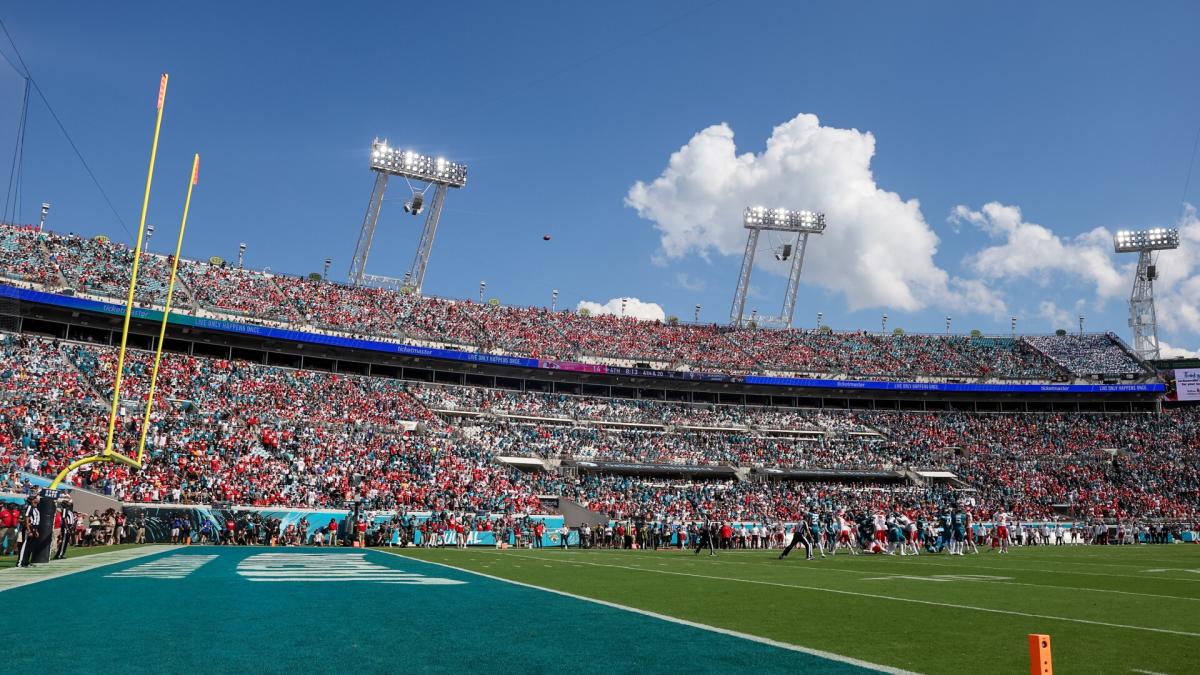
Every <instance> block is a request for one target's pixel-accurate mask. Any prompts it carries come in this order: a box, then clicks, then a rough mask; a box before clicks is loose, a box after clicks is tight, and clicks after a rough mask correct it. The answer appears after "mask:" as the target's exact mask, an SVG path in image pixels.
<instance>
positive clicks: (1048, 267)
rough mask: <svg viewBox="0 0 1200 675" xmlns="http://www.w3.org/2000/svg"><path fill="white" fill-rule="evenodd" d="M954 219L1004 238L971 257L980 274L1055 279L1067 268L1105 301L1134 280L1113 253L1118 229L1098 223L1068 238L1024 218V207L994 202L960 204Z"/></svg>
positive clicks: (955, 222) (1121, 293)
mask: <svg viewBox="0 0 1200 675" xmlns="http://www.w3.org/2000/svg"><path fill="white" fill-rule="evenodd" d="M950 222H951V223H954V224H961V223H970V224H972V225H975V226H976V227H978V228H979V229H981V230H983V231H984V232H985V233H987V235H988V236H990V237H991V238H993V239H1000V240H1003V243H1001V244H998V245H996V246H989V247H987V248H984V249H982V250H980V251H979V252H978V253H976V254H974V255H972V256H970V257H969V258H968V259H967V264H968V265H969V266H970V267H971V268H972V269H974V270H975V271H976V272H978V273H979V274H982V275H983V276H985V277H988V278H991V279H1003V280H1009V281H1011V280H1015V279H1032V280H1034V281H1036V282H1038V283H1041V284H1043V285H1046V284H1049V283H1050V281H1051V277H1052V276H1053V275H1054V274H1056V273H1059V274H1067V275H1072V276H1075V277H1077V278H1079V279H1080V280H1082V281H1085V282H1087V283H1088V284H1090V285H1092V286H1093V287H1094V288H1095V290H1096V295H1097V296H1098V297H1099V298H1100V300H1101V301H1103V300H1107V299H1109V298H1113V297H1118V296H1120V295H1123V294H1124V293H1127V292H1128V290H1129V283H1128V281H1127V279H1126V278H1125V275H1124V274H1123V273H1122V272H1121V271H1119V270H1118V269H1117V266H1116V264H1115V263H1114V260H1113V254H1112V233H1111V232H1109V231H1108V230H1106V229H1104V228H1102V227H1098V228H1095V229H1093V230H1091V231H1089V232H1085V233H1083V234H1081V235H1079V236H1077V237H1075V238H1073V239H1068V240H1064V239H1063V238H1062V237H1059V236H1058V235H1056V234H1055V233H1054V232H1053V231H1051V230H1050V229H1049V228H1046V227H1043V226H1041V225H1038V224H1037V223H1030V222H1026V221H1024V220H1023V219H1022V218H1021V209H1020V208H1018V207H1016V206H1008V205H1005V204H1000V203H999V202H989V203H987V204H984V205H983V208H982V209H980V210H979V211H972V210H971V209H969V208H968V207H966V206H963V205H959V206H957V207H955V208H954V210H953V211H952V212H951V214H950Z"/></svg>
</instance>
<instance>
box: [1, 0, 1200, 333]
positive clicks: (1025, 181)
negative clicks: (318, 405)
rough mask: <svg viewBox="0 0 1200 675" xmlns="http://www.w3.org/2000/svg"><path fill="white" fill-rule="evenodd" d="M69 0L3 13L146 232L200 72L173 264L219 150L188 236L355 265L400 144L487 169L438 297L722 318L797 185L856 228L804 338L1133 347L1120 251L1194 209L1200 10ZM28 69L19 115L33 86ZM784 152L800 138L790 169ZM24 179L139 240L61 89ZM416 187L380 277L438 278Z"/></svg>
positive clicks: (1190, 322) (394, 221) (1173, 289)
mask: <svg viewBox="0 0 1200 675" xmlns="http://www.w3.org/2000/svg"><path fill="white" fill-rule="evenodd" d="M439 4H440V5H444V6H439ZM967 4H971V5H972V6H970V7H967V6H965V5H967ZM47 5H48V3H37V4H36V5H35V4H28V5H23V6H10V7H9V8H7V9H5V10H4V13H3V15H2V17H3V19H4V20H5V22H6V24H7V25H8V28H9V30H10V32H11V33H12V35H13V37H14V39H16V41H17V44H18V46H19V47H20V48H21V50H22V52H23V55H24V57H25V60H26V62H27V63H28V65H29V68H30V69H31V70H32V72H33V74H34V77H35V78H36V79H37V80H38V81H39V83H40V84H41V87H42V89H43V90H44V91H45V93H46V94H47V96H48V97H49V99H50V102H51V104H52V105H53V106H54V107H55V109H56V111H57V113H58V114H59V116H60V117H61V118H62V120H63V121H64V123H65V124H66V126H67V128H68V130H69V131H70V132H71V134H72V135H73V137H74V139H75V141H76V143H77V144H78V145H79V147H80V149H81V150H82V151H83V153H84V156H85V157H86V158H87V160H88V161H89V163H90V164H91V165H92V168H93V169H94V170H95V172H96V174H97V175H98V176H99V178H100V181H101V183H102V184H103V185H104V187H105V189H106V190H107V191H108V192H109V194H110V195H111V196H112V198H113V200H114V202H115V204H116V206H117V209H118V211H119V212H120V214H121V216H122V218H124V220H125V222H126V224H127V225H128V227H129V228H130V229H131V230H132V229H133V228H134V227H135V226H136V221H137V212H138V207H139V205H140V197H141V186H142V181H143V179H144V174H145V166H146V159H147V156H148V150H149V139H150V131H151V128H152V124H153V113H154V97H155V93H156V87H157V80H158V74H159V73H160V72H162V71H168V72H170V74H171V87H170V93H169V96H168V102H167V111H166V116H165V120H164V126H163V136H162V141H161V145H160V154H159V165H158V172H157V174H156V176H155V184H154V193H153V197H152V203H151V210H150V222H152V223H154V224H156V226H158V232H159V234H158V235H157V236H156V238H155V248H156V249H158V250H164V249H165V247H166V245H167V243H168V242H167V240H168V239H169V238H170V235H168V234H165V233H166V232H168V231H169V230H170V229H172V228H173V227H174V226H175V225H176V224H177V222H178V214H179V212H180V209H181V204H182V200H183V193H184V188H185V181H186V177H187V173H188V168H189V164H190V157H191V153H192V152H200V153H201V155H202V157H203V160H202V167H201V183H200V187H199V188H198V190H197V191H196V195H195V197H194V201H193V208H192V216H191V221H190V224H189V230H188V239H187V242H186V248H185V250H186V254H188V255H190V256H192V257H200V258H207V257H208V256H210V255H222V256H224V257H226V258H232V257H234V256H235V255H236V249H237V243H238V242H239V241H245V242H246V243H247V245H248V247H249V251H248V256H247V263H248V264H249V265H252V266H255V267H263V266H270V267H271V268H272V269H273V270H280V271H285V272H292V273H298V274H300V273H307V272H311V271H316V270H319V269H320V267H321V261H322V260H323V259H324V258H325V256H326V255H330V256H332V257H333V259H334V266H333V271H334V273H335V275H336V276H338V277H342V276H344V274H345V272H346V270H347V267H348V264H349V260H350V257H351V254H352V252H353V247H354V241H355V238H356V236H357V232H358V228H359V225H360V223H361V219H362V215H363V211H364V209H365V206H366V202H367V198H368V195H369V192H370V188H371V174H370V172H369V171H368V169H367V168H366V167H367V154H368V153H367V151H368V147H369V144H370V141H371V139H372V138H374V137H375V136H381V137H387V138H389V139H390V140H391V141H392V143H393V144H398V145H411V146H412V147H414V148H416V149H418V150H420V151H423V152H428V153H434V154H444V155H445V156H447V157H450V158H452V159H455V160H458V161H463V162H465V163H467V164H468V165H469V167H470V181H469V184H468V186H467V187H466V188H465V189H463V190H460V191H456V192H453V193H452V194H451V195H450V199H449V201H448V203H447V207H446V210H445V213H444V215H443V219H442V226H441V228H440V229H439V233H438V240H437V244H436V246H435V249H434V253H433V258H432V260H431V263H430V271H429V274H428V277H427V280H426V291H427V292H429V293H432V294H437V295H445V296H451V297H473V296H474V295H475V294H476V293H477V288H478V283H479V281H480V280H481V279H482V280H486V281H487V283H488V295H489V296H495V297H498V298H500V299H501V300H502V301H504V302H506V303H513V304H548V303H549V299H550V291H551V289H554V288H556V289H558V290H559V292H560V298H559V306H560V307H563V306H570V307H574V306H576V305H577V303H579V302H581V301H594V302H598V303H605V302H608V301H609V300H610V299H612V298H618V297H621V296H631V297H636V298H639V299H641V300H642V301H645V302H649V303H656V304H658V305H660V306H661V307H662V308H663V310H664V311H665V312H666V313H667V314H677V315H679V316H681V317H684V318H690V317H691V315H692V308H693V305H694V304H696V303H700V304H701V305H702V306H703V309H702V315H701V316H702V319H704V320H709V321H726V320H728V315H729V304H730V299H731V295H732V291H733V286H734V282H735V278H736V274H737V268H738V265H739V263H740V259H741V248H742V245H743V243H742V242H744V238H743V235H742V231H741V229H740V223H739V222H737V214H738V213H740V209H741V206H742V205H743V204H746V203H749V202H752V201H758V200H766V199H776V200H778V201H785V200H786V201H788V202H789V203H767V204H765V205H766V206H790V207H794V208H814V209H821V210H824V211H826V212H827V213H829V214H830V222H829V231H828V232H827V234H826V235H825V236H823V237H822V238H820V239H818V240H815V241H814V242H813V244H812V246H811V248H810V252H809V256H810V258H809V262H808V264H807V265H806V273H805V277H804V280H803V281H802V284H801V292H800V299H799V302H798V304H797V310H796V315H797V323H799V324H802V325H810V324H812V323H813V322H814V321H815V314H816V313H817V312H822V313H823V314H824V317H825V318H824V323H827V324H829V325H831V326H833V327H834V328H838V329H855V328H866V329H871V330H876V329H877V328H878V326H879V323H880V314H881V313H884V312H886V313H888V314H889V317H890V318H889V323H888V326H889V329H890V328H892V327H896V326H899V327H903V328H905V329H906V330H909V331H934V332H940V331H941V330H943V329H944V317H945V316H946V315H947V314H949V315H952V316H953V317H954V328H955V330H962V331H966V330H969V329H971V328H979V329H982V330H984V331H985V332H999V333H1007V332H1008V329H1009V317H1010V316H1014V315H1015V316H1017V317H1019V324H1018V325H1019V328H1020V329H1021V330H1023V331H1028V332H1047V331H1050V330H1053V329H1054V328H1057V327H1064V328H1076V327H1077V319H1075V317H1076V316H1078V314H1080V313H1082V314H1084V315H1085V316H1086V317H1087V328H1088V329H1089V330H1100V329H1110V330H1114V331H1116V332H1118V333H1119V334H1121V335H1122V336H1124V337H1126V339H1128V338H1129V336H1128V335H1127V333H1128V329H1127V328H1126V327H1125V320H1126V304H1125V300H1126V297H1127V295H1128V289H1129V287H1130V285H1131V283H1132V277H1131V272H1130V270H1129V268H1128V263H1129V262H1130V261H1129V260H1126V259H1122V258H1116V257H1113V256H1109V255H1107V254H1106V253H1105V251H1106V250H1111V245H1108V244H1106V243H1105V240H1104V237H1105V236H1110V233H1111V231H1114V230H1116V229H1121V228H1127V227H1157V226H1176V225H1179V224H1180V217H1181V196H1183V191H1184V181H1185V178H1186V175H1187V169H1188V162H1189V159H1190V157H1191V151H1192V144H1193V140H1194V139H1195V137H1196V132H1197V128H1198V127H1200V105H1197V104H1198V103H1200V90H1197V88H1196V87H1195V86H1194V84H1195V71H1196V66H1195V64H1196V59H1195V48H1194V37H1195V36H1194V32H1195V28H1196V26H1198V25H1200V5H1197V4H1196V3H1193V2H1160V3H1148V4H1138V5H1129V4H1128V3H1097V2H1088V3H1066V2H1062V3H1004V4H1000V3H994V4H990V5H988V6H986V7H978V6H975V5H974V4H973V3H921V4H920V5H919V7H916V8H914V7H912V6H907V5H905V6H902V5H900V4H899V3H859V4H848V3H799V2H778V3H775V2H745V3H705V2H678V1H675V2H661V3H637V2H613V3H576V2H539V3H493V2H461V3H393V4H392V5H390V6H384V5H383V4H381V3H373V4H370V5H360V4H358V3H345V4H344V6H340V7H338V8H337V10H336V11H334V10H331V9H329V8H330V7H332V5H328V4H317V3H295V2H293V3H267V2H264V3H239V4H225V5H222V4H218V3H213V4H211V5H209V4H204V3H188V4H179V5H173V4H169V3H158V4H157V5H155V4H142V3H121V4H112V3H104V4H97V3H73V2H69V3H54V4H53V6H47ZM4 48H5V51H6V53H8V54H10V55H11V50H9V49H8V48H7V45H4ZM0 67H3V68H4V69H5V70H4V71H3V72H2V73H0V92H3V93H2V95H0V96H2V98H0V130H13V129H15V125H16V115H17V112H18V108H19V100H20V93H21V80H20V78H19V76H18V75H17V74H16V73H14V72H13V71H12V70H11V69H7V66H4V65H3V64H0ZM722 124H724V125H726V126H725V127H721V126H718V125H722ZM781 125H783V126H781ZM4 134H6V135H4V136H0V148H3V149H4V153H5V154H4V159H5V164H7V163H8V162H9V161H11V154H10V152H11V151H10V148H11V144H12V131H4ZM730 135H732V140H730ZM5 139H8V140H5ZM768 139H773V140H772V142H773V143H775V144H776V146H777V147H783V148H785V149H783V150H780V151H779V154H777V155H773V156H772V155H771V154H770V153H767V154H765V155H763V154H761V153H764V150H765V148H766V146H767V143H768ZM685 146H687V148H688V149H687V150H685V151H684V152H683V153H681V155H680V156H679V157H676V159H675V160H674V161H673V160H672V155H673V153H676V152H678V151H680V150H681V148H684V147H685ZM745 153H753V154H754V155H757V156H756V157H751V158H746V157H743V155H744V154H745ZM669 164H670V166H669ZM1197 173H1200V171H1197ZM24 177H25V182H24V186H25V189H24V191H23V199H24V209H23V212H22V215H23V220H26V221H32V220H35V219H36V211H37V206H38V204H40V202H42V201H50V202H52V203H53V204H54V206H53V211H52V213H51V225H52V227H53V229H56V230H63V231H75V232H81V233H86V234H97V233H103V234H108V235H110V236H112V237H113V238H115V239H125V240H127V239H128V238H129V236H128V235H127V234H126V232H125V231H124V230H123V229H122V227H121V225H120V224H119V223H118V222H117V220H116V218H115V217H114V216H113V214H112V213H111V211H110V210H109V209H108V207H107V206H106V205H105V203H104V201H103V199H102V198H101V197H100V195H99V193H98V192H97V191H96V189H95V187H94V186H93V185H92V184H91V182H90V181H89V179H88V178H87V176H86V174H85V173H84V171H83V169H82V168H81V167H80V165H79V163H78V162H77V161H76V160H75V159H74V157H73V156H72V155H71V152H70V149H69V147H68V146H67V145H66V143H65V141H64V140H63V138H62V136H61V134H60V133H59V132H58V131H57V129H56V128H55V127H54V126H53V121H52V120H51V118H50V116H49V114H48V113H47V112H46V109H45V107H44V106H42V104H41V103H40V102H35V103H34V104H33V107H32V109H31V112H30V128H29V137H28V140H27V147H26V153H25V172H24ZM656 180H658V182H657V183H655V181H656ZM638 181H641V182H643V183H644V187H645V189H644V190H643V191H642V192H641V193H638V192H637V191H636V190H635V189H634V186H635V183H637V182H638ZM405 192H406V188H405V186H404V185H403V183H401V182H398V181H396V182H393V183H392V187H391V191H390V192H389V198H390V199H391V201H389V202H388V203H386V204H385V207H384V214H383V217H382V219H381V222H380V233H379V235H378V236H377V238H376V243H375V247H374V249H373V253H372V257H371V261H370V264H369V266H368V267H369V271H371V272H374V273H378V274H389V275H395V276H400V275H402V274H403V272H404V270H406V269H407V268H408V266H409V264H410V263H411V259H412V254H413V250H414V247H415V245H416V240H417V237H418V235H419V230H420V221H419V220H418V219H416V218H412V217H410V216H406V215H405V214H404V213H403V211H402V210H401V208H400V203H401V202H402V201H403V199H404V197H405V196H406V195H405V194H404V193H405ZM1187 199H1188V200H1189V201H1190V202H1192V203H1200V176H1198V177H1193V180H1192V182H1191V187H1190V189H1189V191H1188V195H1187ZM792 202H804V203H792ZM989 204H992V206H990V207H988V206H987V205H989ZM959 207H961V208H959ZM956 209H957V213H958V217H957V218H951V215H952V214H953V213H955V212H956ZM1183 225H1184V227H1185V239H1186V240H1187V241H1188V242H1189V243H1188V244H1187V246H1186V247H1185V250H1181V251H1179V252H1177V253H1173V254H1164V255H1163V256H1162V258H1161V259H1160V263H1161V266H1162V268H1163V273H1164V275H1167V276H1166V278H1165V279H1164V282H1163V284H1162V288H1161V289H1160V290H1161V292H1162V295H1163V301H1162V302H1161V303H1160V309H1159V314H1160V322H1161V323H1162V324H1163V331H1162V332H1163V337H1164V338H1165V340H1166V341H1167V342H1168V343H1170V344H1171V345H1172V346H1173V347H1176V348H1184V349H1188V350H1197V349H1200V309H1198V304H1200V299H1198V298H1200V223H1196V222H1195V220H1194V216H1193V217H1191V219H1190V220H1189V219H1187V217H1186V216H1185V221H1184V222H1183ZM839 228H840V229H839ZM1097 228H1104V229H1103V230H1099V231H1097ZM835 230H837V232H836V233H835ZM1193 232H1194V241H1193V239H1192V238H1191V237H1192V233H1193ZM1089 233H1090V234H1089ZM543 234H549V235H550V236H551V237H552V239H551V241H550V242H543V240H542V235H543ZM766 244H767V242H765V241H764V248H763V249H762V251H761V252H760V254H759V257H760V259H764V260H769V259H770V257H771V256H770V251H769V250H768V249H767V248H766ZM864 251H867V253H864ZM1171 270H1173V271H1171ZM777 271H778V270H777V269H772V267H771V266H770V265H769V264H765V266H764V267H762V268H760V269H758V270H756V272H755V278H754V288H753V290H754V295H753V296H752V297H751V300H750V303H749V304H748V308H756V309H759V310H760V311H762V312H777V311H778V307H779V304H780V301H781V295H782V286H783V282H782V279H781V277H779V276H778V274H776V273H775V272H777ZM1169 271H1170V272H1169ZM1193 290H1194V291H1195V293H1194V294H1193V292H1192V291H1193ZM1164 314H1166V315H1167V316H1164Z"/></svg>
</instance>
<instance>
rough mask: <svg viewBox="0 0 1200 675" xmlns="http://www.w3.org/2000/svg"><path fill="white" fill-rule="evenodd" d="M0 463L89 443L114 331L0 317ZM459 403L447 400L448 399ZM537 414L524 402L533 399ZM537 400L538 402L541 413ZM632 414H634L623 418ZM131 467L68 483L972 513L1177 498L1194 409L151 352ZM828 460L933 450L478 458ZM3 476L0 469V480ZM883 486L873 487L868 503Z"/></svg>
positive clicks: (744, 513) (414, 506)
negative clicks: (852, 400) (840, 474)
mask: <svg viewBox="0 0 1200 675" xmlns="http://www.w3.org/2000/svg"><path fill="white" fill-rule="evenodd" d="M0 356H2V358H3V362H2V364H0V400H2V402H3V407H2V408H0V476H15V475H17V472H27V473H29V474H36V475H42V476H52V475H54V474H55V473H57V472H58V471H59V470H60V469H61V468H63V467H65V466H66V464H67V463H68V462H69V461H71V460H73V459H76V458H78V457H81V456H83V455H85V454H87V453H89V452H96V451H99V450H102V449H103V447H104V441H105V435H106V425H107V413H108V401H109V400H110V399H109V396H110V395H111V390H112V373H113V369H114V367H115V350H114V349H113V348H111V347H104V346H97V345H89V344H81V343H69V342H58V341H54V340H50V339H45V338H38V337H32V336H27V335H26V336H22V335H13V334H4V335H3V339H2V340H0ZM150 365H151V355H150V354H148V353H145V352H139V351H136V350H131V351H130V352H129V353H128V357H127V359H126V363H125V369H126V371H125V376H124V377H123V385H122V389H123V391H122V397H121V398H122V405H121V406H120V410H121V418H120V420H119V424H118V426H117V430H116V441H115V442H116V447H117V448H118V449H119V450H120V451H121V452H123V453H125V454H129V455H135V454H136V453H137V440H138V436H139V434H138V431H139V427H140V423H141V413H142V405H143V404H142V403H141V400H142V399H143V398H144V396H145V392H146V389H147V383H148V382H147V380H148V373H149V368H150ZM466 412H470V413H474V414H472V415H464V413H466ZM531 418H543V419H531ZM556 418H557V419H556ZM631 425H632V426H631ZM147 437H148V438H147V444H146V452H147V462H146V466H145V467H144V468H143V469H142V470H141V471H139V472H130V471H129V470H128V469H127V468H126V467H124V466H122V465H110V464H96V465H91V466H89V467H85V468H83V469H81V470H79V471H78V472H76V474H75V475H73V476H72V477H71V479H70V480H71V483H72V484H75V485H78V486H83V487H88V488H91V489H94V490H99V491H102V492H107V493H109V494H112V495H114V496H116V497H119V498H121V499H123V500H126V501H130V502H177V503H212V502H230V503H237V504H249V505H262V506H276V505H277V506H291V507H325V506H334V507H337V506H341V505H343V504H346V503H350V502H354V501H358V500H362V501H363V502H364V503H366V504H368V505H369V507H370V508H374V509H401V510H408V511H416V510H422V511H424V510H437V511H442V510H451V511H472V512H495V513H508V514H522V513H529V512H531V511H533V510H536V509H538V508H539V500H538V495H562V496H566V497H568V498H571V499H576V500H578V501H580V502H581V503H583V504H584V505H586V506H588V507H590V508H592V509H595V510H597V511H601V512H604V513H607V514H609V515H610V516H611V517H613V518H618V519H620V518H627V517H632V516H635V515H638V516H643V517H644V516H645V515H646V514H647V513H650V514H657V515H661V516H662V517H669V518H680V519H692V518H699V517H704V518H714V517H719V518H722V519H728V520H735V519H737V520H747V519H751V518H752V517H755V516H756V515H757V516H758V517H760V518H770V519H772V520H784V519H787V518H789V517H794V516H795V515H796V513H797V509H800V508H801V507H802V505H803V504H805V503H807V502H808V501H809V500H812V499H818V500H822V499H826V500H828V499H832V500H833V501H836V502H839V503H842V504H843V505H846V504H853V505H856V506H858V507H861V508H874V507H875V506H877V505H879V504H880V503H885V502H886V503H887V504H892V505H895V504H902V505H904V507H905V508H914V506H913V505H914V504H917V505H919V504H924V505H927V506H928V505H931V504H932V505H934V506H937V505H940V504H943V503H944V502H945V501H946V500H947V499H949V498H950V497H948V496H947V495H951V494H959V495H966V494H969V495H970V496H971V498H973V499H974V500H975V502H976V503H977V504H978V505H979V508H980V510H981V512H982V513H986V512H987V510H988V509H990V508H994V507H997V506H999V505H1003V506H1004V507H1005V508H1007V510H1008V511H1010V512H1011V513H1013V514H1014V515H1015V516H1016V517H1020V518H1044V517H1049V516H1051V515H1052V514H1054V513H1056V507H1057V510H1058V511H1061V510H1062V509H1063V508H1066V509H1068V510H1069V511H1070V512H1073V513H1075V514H1078V515H1079V516H1082V517H1088V518H1114V519H1124V518H1135V517H1136V518H1160V519H1185V520H1186V519H1189V518H1194V517H1196V515H1197V512H1198V506H1200V411H1197V410H1196V409H1178V410H1170V411H1166V412H1164V413H1162V414H1161V415H1152V414H1124V415H1101V414H1064V413H1054V414H1049V413H1046V414H1042V413H1026V414H998V413H996V414H968V413H916V412H897V411H888V412H884V411H854V412H851V411H836V412H835V411H829V410H824V411H814V410H802V409H785V408H756V407H753V406H729V405H714V404H708V405H693V404H683V403H673V402H664V401H647V400H638V401H632V400H622V399H603V398H597V397H585V396H566V395H560V394H544V393H518V392H509V391H498V390H486V389H479V388H470V387H444V386H435V385H424V384H416V383H406V382H402V381H399V380H393V379H387V378H371V377H363V376H355V375H340V374H333V373H327V372H319V371H307V370H293V369H287V368H279V367H272V366H265V365H262V364H256V363H248V362H243V361H232V360H223V359H211V358H201V357H194V356H188V355H183V354H166V355H164V357H163V363H162V374H161V376H160V381H159V385H158V396H157V397H156V405H155V408H154V411H153V414H152V416H151V429H150V430H148V433H147ZM507 455H524V456H529V457H537V458H546V459H562V458H575V459H591V460H598V459H608V460H619V461H622V462H627V463H652V462H653V463H666V464H677V465H682V466H688V465H718V466H719V465H731V466H737V467H743V468H745V467H755V466H758V467H793V468H818V469H845V470H863V469H870V470H884V471H905V470H923V469H936V470H942V471H950V472H952V473H954V474H955V475H956V476H957V477H958V478H959V479H961V483H956V484H953V486H949V485H937V484H934V485H924V486H897V485H884V484H876V483H872V484H867V483H861V484H845V483H835V482H823V483H812V482H800V481H787V480H774V479H772V480H765V481H759V480H737V481H721V480H695V479H693V480H685V479H682V478H676V479H670V478H656V477H636V476H614V475H603V474H597V473H581V474H579V475H578V476H570V475H560V474H559V473H557V472H553V471H549V470H538V471H527V472H523V471H518V470H516V469H513V468H510V467H508V466H506V465H504V464H503V463H500V462H497V461H496V458H497V457H498V456H507ZM14 480H15V478H8V479H6V481H7V482H9V483H11V482H13V481H14ZM880 500H882V501H880Z"/></svg>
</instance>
